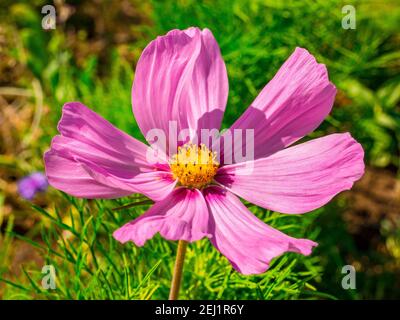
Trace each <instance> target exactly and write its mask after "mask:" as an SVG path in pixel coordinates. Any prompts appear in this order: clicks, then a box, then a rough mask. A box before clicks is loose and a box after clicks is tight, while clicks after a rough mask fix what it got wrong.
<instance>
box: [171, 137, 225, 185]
mask: <svg viewBox="0 0 400 320" xmlns="http://www.w3.org/2000/svg"><path fill="white" fill-rule="evenodd" d="M169 166H170V168H171V172H172V174H173V177H174V179H178V182H179V184H180V185H182V186H186V187H190V188H198V189H200V188H203V187H205V186H206V185H208V184H210V183H211V182H212V181H213V178H214V176H215V174H216V173H217V170H218V167H219V163H218V161H217V160H216V153H215V152H211V151H210V150H209V149H208V148H207V147H206V146H205V145H204V144H200V145H196V144H185V145H184V146H182V147H178V152H177V153H176V154H175V155H173V156H172V158H171V160H170V163H169Z"/></svg>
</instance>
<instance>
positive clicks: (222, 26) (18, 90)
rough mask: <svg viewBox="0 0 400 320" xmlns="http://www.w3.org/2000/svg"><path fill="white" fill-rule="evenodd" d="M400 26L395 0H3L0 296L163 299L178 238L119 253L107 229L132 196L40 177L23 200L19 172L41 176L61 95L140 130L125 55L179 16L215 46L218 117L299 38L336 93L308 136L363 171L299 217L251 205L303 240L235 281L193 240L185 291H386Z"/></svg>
mask: <svg viewBox="0 0 400 320" xmlns="http://www.w3.org/2000/svg"><path fill="white" fill-rule="evenodd" d="M46 4H51V5H54V7H55V9H56V29H54V30H52V29H51V30H44V29H43V28H42V19H43V17H44V14H42V13H41V9H42V7H43V6H44V5H46ZM347 4H351V5H353V6H354V8H355V10H356V28H355V29H343V28H342V19H343V17H344V16H345V14H344V13H342V8H343V6H344V5H347ZM399 23H400V3H399V1H398V0H388V1H383V0H382V1H356V0H352V1H347V2H342V1H333V0H319V1H269V0H263V1H259V0H251V1H250V0H222V1H211V0H210V1H195V0H177V1H172V0H171V1H155V0H153V1H142V0H121V1H100V0H93V1H64V0H56V1H54V2H51V1H49V2H46V1H40V0H31V1H11V0H2V1H1V3H0V231H1V232H0V298H3V299H19V298H20V299H30V298H38V297H39V298H58V299H60V298H61V299H62V298H78V299H88V298H137V299H157V298H166V297H167V293H168V286H169V279H170V274H171V270H170V269H171V268H172V263H173V260H174V252H175V251H174V250H175V249H176V244H170V243H167V242H166V241H163V240H162V239H161V238H157V237H156V239H155V240H152V241H150V242H149V243H150V244H149V245H146V246H145V248H143V249H137V248H135V247H134V246H131V245H127V246H124V247H123V248H120V247H121V246H120V245H119V244H117V243H116V242H113V240H112V239H111V237H110V234H111V232H112V230H113V228H114V227H115V226H118V225H121V224H122V223H123V222H126V221H128V220H129V218H130V217H131V216H132V217H134V216H136V215H138V214H140V213H141V212H143V211H144V210H145V209H146V207H140V208H139V207H137V208H136V209H135V208H134V209H133V210H122V211H118V212H116V211H113V210H112V208H114V207H117V206H119V205H123V204H126V203H129V202H131V201H132V198H131V199H122V200H113V201H108V202H106V201H92V202H88V201H84V200H82V201H81V200H76V199H72V198H70V197H68V196H66V195H63V194H62V193H60V192H58V191H56V190H54V189H51V188H48V189H47V190H46V191H45V192H41V193H38V194H37V195H35V196H34V197H33V199H32V200H27V199H24V198H23V195H22V194H21V190H20V192H19V191H18V182H19V181H21V179H22V178H24V177H26V176H28V175H30V174H32V173H33V172H41V171H43V161H42V156H43V153H44V152H45V151H46V150H47V149H48V147H49V144H50V141H51V138H52V137H53V136H54V135H55V134H56V125H57V122H58V120H59V118H60V114H61V107H62V105H63V104H64V103H65V102H67V101H77V100H79V101H81V102H83V103H84V104H85V105H87V106H89V107H90V108H92V109H93V110H95V111H96V112H98V113H99V114H101V115H102V116H103V117H105V118H106V119H107V120H109V121H110V122H112V123H113V124H114V125H116V126H117V127H118V128H120V129H122V130H124V131H125V132H127V133H129V134H131V135H133V136H134V137H136V138H138V139H141V140H143V137H142V136H141V134H140V131H139V130H138V127H137V125H136V123H135V120H134V118H133V116H132V112H131V103H130V98H131V95H130V89H131V85H132V80H133V77H134V70H135V64H136V62H137V61H138V58H139V56H140V54H141V52H142V50H143V48H144V47H145V46H146V44H147V43H148V42H149V41H151V40H152V39H154V38H155V37H156V36H157V35H161V34H164V33H166V32H167V31H169V30H171V29H174V28H180V29H183V28H187V27H189V26H199V27H201V28H205V27H207V28H209V29H210V30H211V31H212V32H213V34H214V36H215V37H216V39H217V41H218V43H219V45H220V47H221V51H222V55H223V57H224V59H225V63H226V66H227V69H228V76H229V84H230V92H229V100H228V106H227V108H226V114H225V117H224V122H223V126H224V127H229V126H230V125H231V124H232V123H233V122H234V120H235V119H236V118H237V117H238V116H239V115H240V114H241V113H242V112H243V111H244V110H245V109H246V107H247V106H248V105H249V104H250V103H251V101H252V100H253V99H254V98H255V97H256V95H257V93H258V92H259V91H260V90H261V89H262V88H263V86H264V85H265V84H266V83H267V82H268V81H269V80H270V79H271V78H272V77H273V75H274V74H275V72H276V71H277V70H278V68H279V67H280V65H281V64H282V63H283V62H284V61H285V59H286V58H287V57H288V56H289V55H290V54H291V52H292V51H293V50H294V48H295V47H296V46H300V47H304V48H307V49H308V50H309V51H310V52H311V53H312V54H313V55H314V56H316V58H317V60H318V61H319V62H322V63H324V64H326V65H327V68H328V71H329V76H330V79H331V81H332V82H333V83H334V84H335V85H336V86H337V88H338V94H337V97H336V101H335V105H334V108H333V111H332V113H331V115H330V116H329V117H328V118H327V119H326V121H325V122H324V123H323V124H322V125H321V126H320V127H319V128H318V130H316V131H315V132H314V133H312V134H311V135H310V137H308V138H315V137H319V136H323V135H325V134H329V133H333V132H345V131H349V132H351V134H352V135H353V137H355V138H356V139H357V140H358V141H359V142H360V143H361V144H362V145H363V147H364V150H365V161H366V165H367V166H366V172H365V175H364V177H363V178H362V179H361V180H360V181H358V182H357V183H356V184H355V186H354V187H353V189H352V190H351V191H348V192H345V193H342V194H340V195H339V196H337V197H336V198H335V199H334V201H332V202H331V203H329V204H328V205H326V206H325V207H324V208H321V209H319V210H316V211H315V212H313V213H310V214H308V215H304V216H301V217H286V216H285V215H278V214H275V213H271V212H266V211H265V210H262V209H260V208H252V210H254V212H255V213H256V214H258V215H259V216H261V217H264V221H266V222H270V223H271V224H272V225H274V226H275V227H277V228H279V229H280V230H282V231H284V232H287V233H289V234H290V235H294V236H307V237H309V238H312V239H315V240H316V241H317V242H318V243H319V246H318V248H317V249H316V250H315V251H314V253H313V255H312V256H310V257H306V258H305V259H304V258H303V257H299V256H297V255H292V254H289V255H285V257H283V258H279V259H277V260H276V263H274V265H273V266H272V267H271V271H268V272H267V273H266V274H265V275H261V276H257V277H242V276H240V275H237V274H236V273H234V272H232V270H231V268H230V266H229V264H228V263H226V261H225V260H224V259H223V258H221V257H220V256H219V254H218V253H216V252H215V250H214V251H213V249H212V248H211V247H210V246H209V244H208V243H206V242H204V241H201V242H199V244H195V245H193V246H192V247H191V248H190V250H189V254H188V261H187V264H190V265H191V267H187V268H186V270H187V271H186V273H185V284H184V289H183V293H182V296H183V298H203V299H217V298H225V299H241V298H243V299H247V298H249V299H250V298H251V299H291V298H317V299H335V298H337V299H365V298H369V299H383V298H387V299H394V298H400V103H399V102H400V74H399V70H400V47H399V44H400V34H399V30H400V25H399ZM25 198H26V197H25ZM93 212H96V214H93ZM98 212H101V214H104V215H109V216H107V217H108V218H105V217H103V216H101V215H100V213H98ZM76 216H78V217H80V220H81V222H82V226H81V229H79V228H78V227H77V226H76V223H74V217H76ZM90 217H92V218H90ZM278 217H283V218H278ZM89 218H90V219H91V222H90V223H89V222H88V221H89V220H90V219H89ZM78 220H79V219H78ZM93 221H97V222H96V223H97V224H96V223H93V226H91V224H92V222H93ZM104 221H110V224H108V223H106V222H104ZM113 224H115V225H113ZM85 226H89V227H88V228H87V229H88V230H86V229H85V228H86V227H85ZM91 228H92V229H91ZM96 228H97V229H96ZM109 229H110V230H111V231H110V230H109ZM82 230H83V231H82ZM127 257H134V258H132V259H133V260H132V261H130V260H129V258H127ZM135 259H136V260H135ZM160 259H161V260H160ZM138 261H140V265H138V264H137V262H138ZM209 261H213V263H212V264H210V262H209ZM46 263H54V264H56V270H57V277H58V280H57V281H59V283H58V285H57V289H56V290H54V291H52V292H50V293H49V292H45V291H44V290H43V289H41V288H40V287H39V285H40V274H41V272H40V270H41V267H42V266H43V265H44V264H46ZM344 265H353V266H354V267H355V269H356V271H357V278H356V279H357V281H356V286H357V287H356V289H350V290H345V289H343V288H342V286H341V279H342V277H343V274H342V273H341V270H342V267H343V266H344ZM214 268H218V270H217V269H214ZM71 275H72V276H71ZM120 282H121V285H119V283H120Z"/></svg>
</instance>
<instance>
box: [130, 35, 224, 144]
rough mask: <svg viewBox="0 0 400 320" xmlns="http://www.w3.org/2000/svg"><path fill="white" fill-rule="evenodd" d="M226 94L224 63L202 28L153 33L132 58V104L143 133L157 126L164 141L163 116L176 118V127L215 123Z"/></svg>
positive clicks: (166, 122)
mask: <svg viewBox="0 0 400 320" xmlns="http://www.w3.org/2000/svg"><path fill="white" fill-rule="evenodd" d="M227 97H228V78H227V73H226V68H225V64H224V61H223V60H222V57H221V52H220V49H219V47H218V44H217V42H216V41H215V39H214V36H213V35H212V33H211V31H210V30H208V29H204V30H200V29H198V28H190V29H187V30H184V31H181V30H172V31H170V32H168V33H167V35H165V36H162V37H157V39H155V40H154V41H152V42H151V43H150V44H149V45H148V46H147V47H146V48H145V50H144V51H143V53H142V55H141V57H140V59H139V62H138V64H137V67H136V74H135V80H134V83H133V88H132V104H133V112H134V114H135V118H136V121H137V123H138V124H139V127H140V129H141V131H142V133H143V134H144V135H145V136H146V134H147V133H148V131H150V130H151V129H155V128H156V129H162V130H163V132H164V133H165V134H166V137H167V141H169V140H168V138H169V130H168V129H169V121H177V132H178V133H179V132H180V130H182V129H190V130H194V131H195V130H197V129H199V128H210V129H211V128H216V129H219V127H220V124H221V120H222V116H223V113H224V110H225V105H226V101H227ZM149 142H150V143H152V141H149ZM175 142H176V141H175Z"/></svg>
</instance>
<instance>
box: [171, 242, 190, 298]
mask: <svg viewBox="0 0 400 320" xmlns="http://www.w3.org/2000/svg"><path fill="white" fill-rule="evenodd" d="M187 245H188V243H187V241H185V240H179V242H178V250H177V252H176V260H175V267H174V274H173V276H172V282H171V290H170V291H169V300H177V299H178V296H179V288H180V286H181V279H182V270H183V262H184V261H185V254H186V248H187Z"/></svg>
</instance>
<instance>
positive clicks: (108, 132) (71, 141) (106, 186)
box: [44, 102, 176, 200]
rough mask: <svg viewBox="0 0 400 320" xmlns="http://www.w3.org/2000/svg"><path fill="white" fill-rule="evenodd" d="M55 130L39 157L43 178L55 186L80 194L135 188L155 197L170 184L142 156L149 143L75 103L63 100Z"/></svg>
mask: <svg viewBox="0 0 400 320" xmlns="http://www.w3.org/2000/svg"><path fill="white" fill-rule="evenodd" d="M58 130H59V131H60V133H61V135H58V136H56V137H54V139H53V141H52V145H51V149H50V150H49V151H48V152H47V153H46V154H45V157H44V160H45V168H46V175H47V178H48V180H49V183H50V184H51V185H52V186H53V187H55V188H57V189H60V190H62V191H64V192H67V193H69V194H71V195H74V196H77V197H84V198H116V197H121V196H125V195H128V194H131V193H135V192H137V193H143V194H145V195H146V196H148V197H150V198H152V199H153V200H160V199H161V198H163V197H165V196H166V195H167V194H168V193H167V192H170V191H172V189H173V188H174V186H175V183H176V182H175V181H174V180H173V179H172V175H171V174H170V173H169V172H164V171H155V170H157V167H156V166H157V164H150V163H149V162H148V161H147V159H146V156H147V155H148V151H149V149H150V148H149V147H147V146H146V145H144V144H143V143H141V142H140V141H137V140H135V139H134V138H132V137H130V136H129V135H127V134H125V133H124V132H122V131H120V130H118V129H117V128H115V127H114V126H113V125H111V124H110V123H109V122H107V121H106V120H105V119H103V118H102V117H100V116H99V115H97V114H96V113H95V112H93V111H91V110H90V109H88V108H87V107H85V106H84V105H83V104H81V103H78V102H73V103H67V104H66V105H64V107H63V115H62V118H61V120H60V122H59V125H58ZM149 153H150V152H149ZM159 165H160V167H161V166H162V165H164V163H163V162H162V160H160V164H159ZM153 186H155V187H154V188H153Z"/></svg>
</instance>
